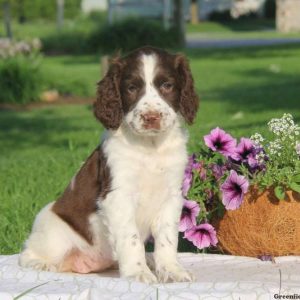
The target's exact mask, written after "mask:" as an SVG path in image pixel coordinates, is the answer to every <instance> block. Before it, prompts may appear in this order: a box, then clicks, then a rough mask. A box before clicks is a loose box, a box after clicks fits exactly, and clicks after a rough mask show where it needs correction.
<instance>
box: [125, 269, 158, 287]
mask: <svg viewBox="0 0 300 300" xmlns="http://www.w3.org/2000/svg"><path fill="white" fill-rule="evenodd" d="M125 276H126V277H127V278H128V279H131V280H135V281H140V282H144V283H148V284H151V283H157V278H156V276H155V275H154V274H153V273H152V272H151V271H150V270H149V268H147V269H146V268H145V269H142V270H138V271H136V272H135V273H132V274H130V275H125Z"/></svg>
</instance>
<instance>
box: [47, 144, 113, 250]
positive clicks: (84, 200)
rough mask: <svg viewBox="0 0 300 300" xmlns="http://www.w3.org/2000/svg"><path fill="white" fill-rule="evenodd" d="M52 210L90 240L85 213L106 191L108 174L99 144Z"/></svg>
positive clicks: (94, 206) (108, 184) (109, 179)
mask: <svg viewBox="0 0 300 300" xmlns="http://www.w3.org/2000/svg"><path fill="white" fill-rule="evenodd" d="M74 180H75V181H74V183H73V184H72V182H71V183H70V184H69V185H68V187H67V188H66V190H65V191H64V193H63V195H62V196H61V197H60V198H59V199H58V200H57V201H56V202H55V204H54V206H53V208H52V210H53V211H54V213H56V214H57V215H58V216H59V217H61V218H62V219H63V220H64V221H65V222H66V223H68V224H69V225H70V226H71V227H72V228H73V229H74V230H75V231H76V232H78V233H79V234H80V235H81V236H82V237H83V238H84V239H85V240H86V241H87V242H88V243H90V244H92V243H93V238H92V234H91V232H90V231H89V222H88V218H89V216H90V215H91V214H92V213H94V212H96V211H97V205H96V200H97V199H98V198H99V197H101V198H105V196H106V195H107V193H108V192H109V191H110V184H111V177H110V171H109V168H108V166H107V164H106V157H105V156H104V153H103V151H102V149H101V146H99V147H98V148H97V149H96V150H95V151H94V152H93V153H92V154H91V155H90V156H89V158H88V159H87V160H86V162H85V163H84V165H83V166H82V167H81V169H80V170H79V172H78V173H77V174H76V177H75V179H74Z"/></svg>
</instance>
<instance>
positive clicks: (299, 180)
mask: <svg viewBox="0 0 300 300" xmlns="http://www.w3.org/2000/svg"><path fill="white" fill-rule="evenodd" d="M293 181H294V182H296V183H300V174H296V175H294V176H293Z"/></svg>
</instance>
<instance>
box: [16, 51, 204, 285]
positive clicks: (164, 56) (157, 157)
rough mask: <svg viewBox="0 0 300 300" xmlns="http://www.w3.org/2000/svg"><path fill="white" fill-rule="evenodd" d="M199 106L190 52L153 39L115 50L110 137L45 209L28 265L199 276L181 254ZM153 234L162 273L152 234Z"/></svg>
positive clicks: (102, 108)
mask: <svg viewBox="0 0 300 300" xmlns="http://www.w3.org/2000/svg"><path fill="white" fill-rule="evenodd" d="M197 109H198V97H197V95H196V93H195V89H194V85H193V78H192V75H191V72H190V69H189V66H188V63H187V60H186V59H185V58H184V56H182V55H172V54H169V53H168V52H166V51H164V50H160V49H157V48H152V47H143V48H140V49H137V50H135V51H133V52H132V53H130V54H129V55H127V56H126V57H123V58H117V59H115V60H114V61H113V62H112V64H111V66H110V69H109V71H108V73H107V75H106V76H105V77H104V78H103V79H102V80H101V81H100V82H99V84H98V92H97V100H96V102H95V103H94V114H95V116H96V118H97V119H98V120H99V121H100V122H101V123H102V124H103V126H104V127H105V128H106V129H107V130H106V132H105V134H104V137H103V140H102V143H101V145H100V146H98V147H97V148H96V149H95V150H94V152H93V153H92V154H91V155H90V157H89V158H88V159H87V161H86V162H85V164H84V165H83V166H82V168H81V169H80V170H79V172H78V173H77V174H76V175H75V176H74V177H73V179H72V180H71V182H70V184H69V185H68V187H67V188H66V190H65V191H64V193H63V194H62V196H61V197H60V198H59V199H58V200H57V201H55V202H52V203H50V204H48V205H47V206H46V207H44V208H43V209H42V210H41V212H40V213H39V214H38V215H37V217H36V219H35V222H34V224H33V228H32V232H31V234H30V236H29V238H28V240H27V241H26V243H25V247H24V250H23V252H22V253H21V254H20V259H19V262H20V265H21V266H23V267H31V268H34V269H37V270H50V271H58V272H70V271H72V272H78V273H90V272H101V271H103V270H105V269H107V268H110V267H112V266H113V265H114V264H115V263H117V264H118V265H119V270H120V274H121V276H123V277H126V278H131V279H134V280H138V281H142V282H146V283H155V282H157V280H158V281H160V282H167V281H190V280H192V275H191V274H190V273H189V272H187V271H186V270H184V268H183V267H182V266H181V265H180V264H179V263H178V260H177V244H178V222H179V219H180V214H181V209H182V204H183V197H182V192H181V184H182V181H183V175H184V169H185V166H186V163H187V150H186V143H187V134H186V131H185V130H184V129H183V128H182V123H183V122H184V121H185V122H186V123H188V124H191V123H192V122H193V120H194V118H195V115H196V112H197ZM150 235H152V236H153V238H154V240H155V250H154V253H153V260H154V265H155V266H154V273H152V271H151V270H150V269H149V267H148V265H147V262H146V256H145V248H144V242H145V241H146V240H147V239H148V237H149V236H150Z"/></svg>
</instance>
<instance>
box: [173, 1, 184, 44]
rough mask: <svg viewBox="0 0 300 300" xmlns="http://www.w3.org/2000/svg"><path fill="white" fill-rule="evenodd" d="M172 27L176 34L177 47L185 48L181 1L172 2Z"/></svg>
mask: <svg viewBox="0 0 300 300" xmlns="http://www.w3.org/2000/svg"><path fill="white" fill-rule="evenodd" d="M174 25H175V28H176V30H177V33H178V46H179V47H184V46H185V22H184V13H183V1H182V0H174Z"/></svg>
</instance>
